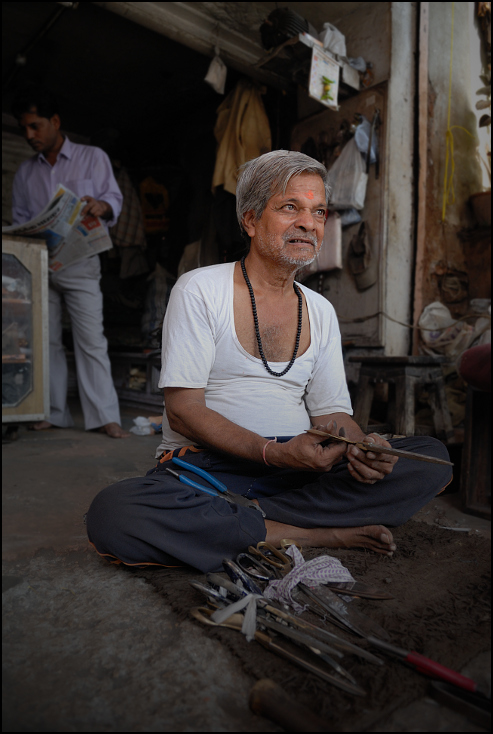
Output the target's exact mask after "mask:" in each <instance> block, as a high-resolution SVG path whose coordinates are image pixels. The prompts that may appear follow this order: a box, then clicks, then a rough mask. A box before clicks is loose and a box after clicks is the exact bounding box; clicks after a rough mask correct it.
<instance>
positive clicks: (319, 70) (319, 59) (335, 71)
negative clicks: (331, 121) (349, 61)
mask: <svg viewBox="0 0 493 734" xmlns="http://www.w3.org/2000/svg"><path fill="white" fill-rule="evenodd" d="M339 71H340V65H339V64H338V63H337V61H335V59H333V58H332V56H329V54H328V53H326V52H325V51H323V50H322V49H320V48H315V47H314V48H313V49H312V64H311V68H310V83H309V87H308V93H309V95H310V97H313V99H316V100H318V101H319V102H320V103H321V104H323V105H325V106H326V107H330V108H331V109H333V110H338V109H339V106H338V104H337V95H338V93H339Z"/></svg>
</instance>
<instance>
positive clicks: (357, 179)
mask: <svg viewBox="0 0 493 734" xmlns="http://www.w3.org/2000/svg"><path fill="white" fill-rule="evenodd" d="M329 180H330V184H331V186H332V192H333V193H332V199H331V202H330V208H331V209H336V210H340V209H363V207H364V205H365V196H366V184H367V181H368V176H367V174H366V173H365V171H364V163H363V158H362V157H361V153H360V152H359V150H358V147H357V145H356V141H355V139H354V138H351V140H350V141H349V142H348V143H346V145H345V147H344V148H343V150H342V153H341V155H340V156H339V158H336V160H335V163H334V164H333V165H332V167H331V169H330V170H329Z"/></svg>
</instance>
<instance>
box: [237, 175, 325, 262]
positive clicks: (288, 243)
mask: <svg viewBox="0 0 493 734" xmlns="http://www.w3.org/2000/svg"><path fill="white" fill-rule="evenodd" d="M326 212H327V205H326V203H325V187H324V184H323V181H322V179H321V178H320V176H317V175H316V174H311V173H302V174H300V175H299V176H293V177H292V178H291V179H290V181H289V183H288V186H287V188H286V192H285V193H284V194H283V193H280V194H276V195H275V196H272V197H271V198H270V199H269V201H268V202H267V206H266V207H265V210H264V212H263V214H262V216H261V217H260V219H258V220H256V219H255V217H254V215H253V212H248V213H247V214H246V216H245V218H244V227H245V230H246V232H247V233H248V234H249V236H250V237H251V240H252V244H251V247H252V248H256V249H257V251H258V252H259V254H260V255H262V256H264V257H266V258H268V259H269V260H271V261H272V260H273V261H274V262H277V263H278V264H279V265H296V266H298V267H302V266H303V265H308V264H309V263H311V262H313V260H314V259H315V257H316V256H317V254H318V252H319V250H320V247H321V245H322V240H323V236H324V225H325V216H326Z"/></svg>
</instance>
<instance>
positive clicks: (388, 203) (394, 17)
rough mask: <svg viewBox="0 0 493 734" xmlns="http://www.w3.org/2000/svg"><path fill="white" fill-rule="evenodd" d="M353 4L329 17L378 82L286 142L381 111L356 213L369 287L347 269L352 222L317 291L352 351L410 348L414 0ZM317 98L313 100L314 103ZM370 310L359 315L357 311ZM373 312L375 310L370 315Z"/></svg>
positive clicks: (399, 351)
mask: <svg viewBox="0 0 493 734" xmlns="http://www.w3.org/2000/svg"><path fill="white" fill-rule="evenodd" d="M378 6H379V7H375V6H372V7H371V8H368V9H365V8H362V9H359V10H358V11H357V12H355V13H352V14H351V15H348V16H347V17H345V18H343V19H341V20H340V21H339V22H336V25H337V27H339V28H340V29H341V31H343V32H344V33H345V35H346V40H347V50H348V54H349V55H351V56H357V55H362V56H363V57H364V58H365V59H366V60H368V61H372V63H374V67H375V79H376V80H377V81H379V82H381V83H380V84H379V85H378V86H376V87H374V88H372V89H368V90H364V91H362V92H360V93H359V94H358V95H356V96H355V97H352V98H350V99H347V100H345V101H343V102H342V103H341V105H340V110H339V112H333V111H326V112H320V114H319V115H316V116H314V117H309V118H308V119H306V120H303V121H302V122H300V123H299V124H298V125H297V126H296V128H295V130H294V132H293V139H292V145H293V148H294V149H298V150H299V149H300V148H301V146H302V144H303V142H304V140H306V139H307V138H308V137H309V136H312V137H314V139H315V140H318V138H319V134H320V132H321V131H325V132H326V133H327V135H328V139H329V140H331V139H333V137H334V135H335V134H336V133H337V130H338V129H339V126H340V123H341V121H342V119H347V120H349V121H352V120H353V116H354V112H356V111H358V112H361V113H362V114H364V115H365V116H366V117H367V118H368V119H371V118H372V115H373V111H374V109H375V107H378V108H379V109H380V111H381V114H382V120H383V124H382V128H381V130H380V133H379V138H380V151H381V165H380V178H379V179H378V180H377V179H375V169H374V167H373V166H372V167H371V169H370V175H369V180H368V189H367V197H366V202H365V208H364V210H363V212H362V216H363V218H364V219H365V220H366V221H367V222H369V225H370V228H371V231H372V234H373V250H374V255H375V257H377V258H378V260H379V278H378V281H377V283H375V284H374V285H373V286H371V288H369V289H368V290H366V291H358V289H357V288H356V285H355V283H354V278H353V277H352V275H351V273H350V272H349V269H348V263H347V255H348V249H349V243H350V240H351V238H352V237H353V235H354V234H355V233H356V232H357V231H358V225H353V226H351V227H348V228H347V229H345V230H344V232H343V259H344V270H343V271H334V272H333V273H329V274H328V275H327V276H326V278H325V283H324V295H326V297H327V298H328V299H329V300H330V301H331V303H333V305H334V307H335V308H336V311H337V313H338V316H339V319H340V324H341V332H342V335H343V339H344V341H345V342H346V343H347V344H351V345H352V346H353V347H354V348H355V349H357V350H358V353H360V352H361V353H364V351H365V350H366V349H367V348H372V349H375V348H383V352H384V353H385V354H387V355H404V354H407V353H408V351H409V346H410V331H409V329H408V328H407V326H403V325H402V324H397V323H395V322H394V321H391V320H390V319H388V318H387V317H386V316H385V315H384V314H388V315H389V316H391V317H392V318H394V319H397V320H398V321H401V322H402V323H404V324H408V323H409V321H410V318H411V305H412V282H413V269H414V212H413V204H414V176H413V156H414V91H415V90H414V86H415V66H414V63H415V62H414V53H415V47H416V3H406V2H404V3H400V2H399V3H379V4H378ZM314 104H316V103H314ZM372 314H373V315H374V316H373V318H370V319H367V320H365V321H361V318H362V317H363V318H365V317H368V316H370V315H372ZM375 314H376V315H375Z"/></svg>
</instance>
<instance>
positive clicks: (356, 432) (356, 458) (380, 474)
mask: <svg viewBox="0 0 493 734" xmlns="http://www.w3.org/2000/svg"><path fill="white" fill-rule="evenodd" d="M310 420H311V422H312V425H313V426H316V427H319V426H320V427H324V428H325V427H326V426H327V424H329V423H330V422H332V421H335V422H336V423H337V433H339V430H340V429H341V428H344V431H345V433H346V436H347V438H350V439H351V440H352V441H373V443H377V444H380V445H381V446H388V447H389V446H390V444H389V442H388V441H386V440H385V439H384V438H382V437H381V436H379V435H378V434H376V433H370V434H368V435H366V434H365V433H364V432H363V431H362V430H361V428H360V427H359V426H358V424H357V423H355V422H354V421H353V419H352V418H351V416H350V415H348V414H347V413H332V414H330V415H317V416H313V417H312V418H310ZM346 457H347V460H348V469H349V471H350V473H351V475H352V476H353V477H354V479H357V480H358V481H359V482H363V483H364V484H375V482H377V481H378V480H379V479H383V478H384V477H385V476H386V475H387V474H391V472H392V470H393V468H394V464H395V463H396V461H398V459H397V457H396V456H389V455H388V454H373V453H372V452H371V451H362V450H361V449H359V448H357V447H356V446H348V449H347V453H346Z"/></svg>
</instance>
